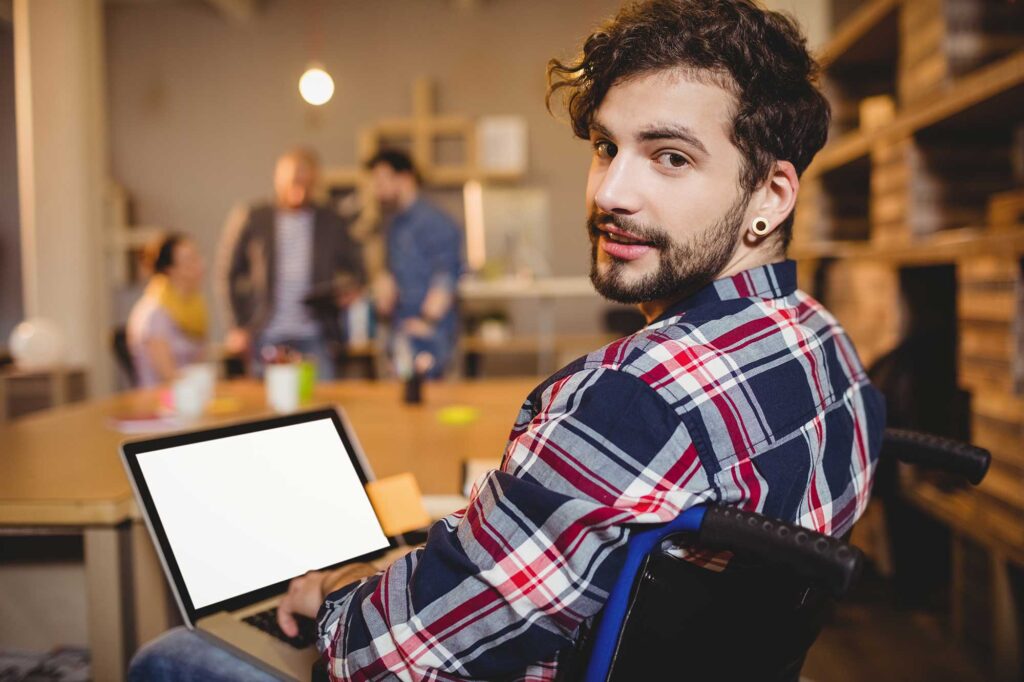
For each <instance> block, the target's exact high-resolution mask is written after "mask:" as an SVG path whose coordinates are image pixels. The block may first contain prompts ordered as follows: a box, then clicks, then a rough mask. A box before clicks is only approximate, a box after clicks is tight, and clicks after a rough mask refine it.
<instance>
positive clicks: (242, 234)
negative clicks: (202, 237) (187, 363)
mask: <svg viewBox="0 0 1024 682" xmlns="http://www.w3.org/2000/svg"><path fill="white" fill-rule="evenodd" d="M318 170H319V163H318V160H317V157H316V155H315V154H314V153H313V152H311V151H309V150H306V149H295V150H292V151H290V152H287V153H286V154H284V155H282V156H281V157H280V158H279V159H278V160H277V166H276V168H275V171H274V191H275V195H276V202H275V204H273V205H269V204H268V205H258V206H252V207H246V208H243V209H240V210H237V211H235V212H234V213H233V214H232V216H231V218H230V219H229V220H228V225H227V227H226V228H225V233H224V237H223V239H222V242H221V248H220V253H219V258H218V278H217V283H218V287H217V288H218V294H219V298H220V302H221V305H222V308H223V309H224V311H225V314H226V315H227V325H228V333H227V337H226V339H225V346H226V348H227V350H228V351H229V352H232V353H238V354H243V355H247V356H248V357H249V359H250V362H251V363H252V365H251V369H252V371H254V372H255V373H256V374H261V373H262V365H263V361H264V358H263V355H264V351H265V350H266V351H267V352H270V350H269V349H274V348H277V349H279V348H281V347H286V348H290V349H291V350H293V351H296V352H298V353H301V354H303V355H307V356H312V357H313V358H314V359H315V360H316V362H317V373H318V375H319V377H320V378H321V379H326V378H331V377H332V376H333V373H334V357H335V352H336V350H337V347H338V344H340V342H341V332H340V328H339V324H338V313H339V310H340V308H341V307H343V306H345V305H346V304H347V303H348V302H350V301H351V300H352V299H353V298H354V297H355V295H357V294H358V292H359V290H360V288H361V287H362V285H363V283H364V280H365V273H364V268H363V261H362V252H361V248H360V246H359V245H358V244H357V243H356V242H355V241H353V239H352V238H351V237H350V236H349V225H348V224H347V223H346V222H345V221H344V220H343V219H342V218H341V217H340V216H339V215H337V214H336V213H335V212H334V211H332V210H330V209H328V208H324V207H321V206H316V205H314V204H313V202H312V191H313V188H314V186H315V185H316V181H317V175H318Z"/></svg>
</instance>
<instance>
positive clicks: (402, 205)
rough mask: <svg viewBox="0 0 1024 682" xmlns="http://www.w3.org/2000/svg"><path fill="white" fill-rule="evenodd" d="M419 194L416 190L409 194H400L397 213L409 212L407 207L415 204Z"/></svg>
mask: <svg viewBox="0 0 1024 682" xmlns="http://www.w3.org/2000/svg"><path fill="white" fill-rule="evenodd" d="M419 196H420V193H419V191H418V190H416V189H413V190H411V191H409V192H402V193H401V194H399V195H398V212H399V213H405V212H406V211H408V210H409V207H410V206H412V205H413V204H415V203H416V200H417V199H418V198H419Z"/></svg>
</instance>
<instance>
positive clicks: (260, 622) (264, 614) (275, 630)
mask: <svg viewBox="0 0 1024 682" xmlns="http://www.w3.org/2000/svg"><path fill="white" fill-rule="evenodd" d="M242 620H244V621H245V622H246V623H248V624H249V625H252V626H253V627H255V628H258V629H260V630H262V631H263V632H265V633H267V634H268V635H270V636H271V637H276V638H277V639H279V640H281V641H282V642H284V643H285V644H288V645H289V646H293V647H295V648H296V649H305V648H306V647H310V646H313V644H314V643H316V621H315V620H313V619H312V618H306V617H305V616H298V615H297V616H295V621H296V622H297V623H298V624H299V634H298V635H297V636H295V637H289V636H288V635H286V634H284V631H283V630H281V627H280V626H279V625H278V624H277V609H276V608H273V609H267V610H266V611H260V612H259V613H254V614H253V615H251V616H248V617H246V618H243V619H242Z"/></svg>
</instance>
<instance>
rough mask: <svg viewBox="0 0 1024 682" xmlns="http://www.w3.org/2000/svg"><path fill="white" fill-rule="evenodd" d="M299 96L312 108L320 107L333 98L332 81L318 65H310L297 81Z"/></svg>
mask: <svg viewBox="0 0 1024 682" xmlns="http://www.w3.org/2000/svg"><path fill="white" fill-rule="evenodd" d="M299 94H301V95H302V99H304V100H306V101H307V102H309V103H310V104H312V105H313V106H317V107H318V106H321V105H323V104H326V103H327V102H330V101H331V97H333V96H334V79H333V78H331V74H329V73H327V72H326V71H324V70H323V68H321V67H320V65H318V64H311V65H310V67H309V68H308V69H306V72H305V73H304V74H302V78H300V79H299Z"/></svg>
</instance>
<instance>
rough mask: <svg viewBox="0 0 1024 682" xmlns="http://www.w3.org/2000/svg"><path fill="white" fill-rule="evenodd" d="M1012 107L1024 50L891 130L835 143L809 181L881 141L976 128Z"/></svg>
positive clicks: (899, 119)
mask: <svg viewBox="0 0 1024 682" xmlns="http://www.w3.org/2000/svg"><path fill="white" fill-rule="evenodd" d="M1008 103H1010V104H1012V103H1018V104H1021V103H1024V50H1021V51H1018V52H1015V53H1013V54H1012V55H1010V56H1009V57H1006V58H1004V59H1002V60H1000V61H998V62H995V63H993V64H990V65H989V66H986V67H983V68H981V69H978V70H977V71H975V72H974V73H972V74H970V75H968V76H964V77H963V78H961V79H959V80H958V81H957V83H956V85H955V87H953V88H951V89H950V90H949V91H948V92H946V93H945V94H944V95H941V96H939V97H937V98H936V99H933V100H931V101H926V102H922V103H921V104H918V105H915V106H913V107H910V108H908V109H905V110H903V111H900V112H898V113H897V115H896V118H895V119H894V120H893V122H892V123H890V124H889V125H887V126H883V127H881V128H878V129H877V130H873V131H871V132H864V131H855V132H852V133H848V134H847V135H844V136H842V137H840V138H838V139H836V140H834V141H832V142H831V143H829V144H828V145H827V146H826V147H825V148H824V149H823V150H821V152H820V153H819V154H818V156H817V157H816V158H815V159H814V162H813V163H812V164H811V165H810V167H809V168H808V169H807V171H806V172H805V173H804V178H805V179H811V178H814V177H816V176H818V175H821V174H823V173H827V172H829V171H830V170H834V169H836V168H838V167H840V166H844V165H846V164H848V163H850V162H852V161H855V160H857V159H859V158H861V157H864V156H867V154H868V153H869V152H870V151H871V147H872V146H873V145H874V144H877V143H878V142H883V141H888V140H891V139H898V138H900V137H905V136H907V135H911V134H913V133H916V132H919V131H922V130H924V129H926V128H929V127H932V126H935V125H937V124H940V123H943V124H945V125H957V124H960V125H968V124H974V123H976V122H978V121H980V120H982V119H983V118H984V117H986V115H987V114H997V115H1001V116H1007V115H1009V116H1010V117H1011V118H1012V117H1013V108H1012V107H1007V106H1006V105H1007V104H1008ZM986 105H990V106H986ZM1022 108H1024V107H1022ZM1020 110H1021V109H1018V111H1020ZM1018 120H1019V117H1018Z"/></svg>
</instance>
